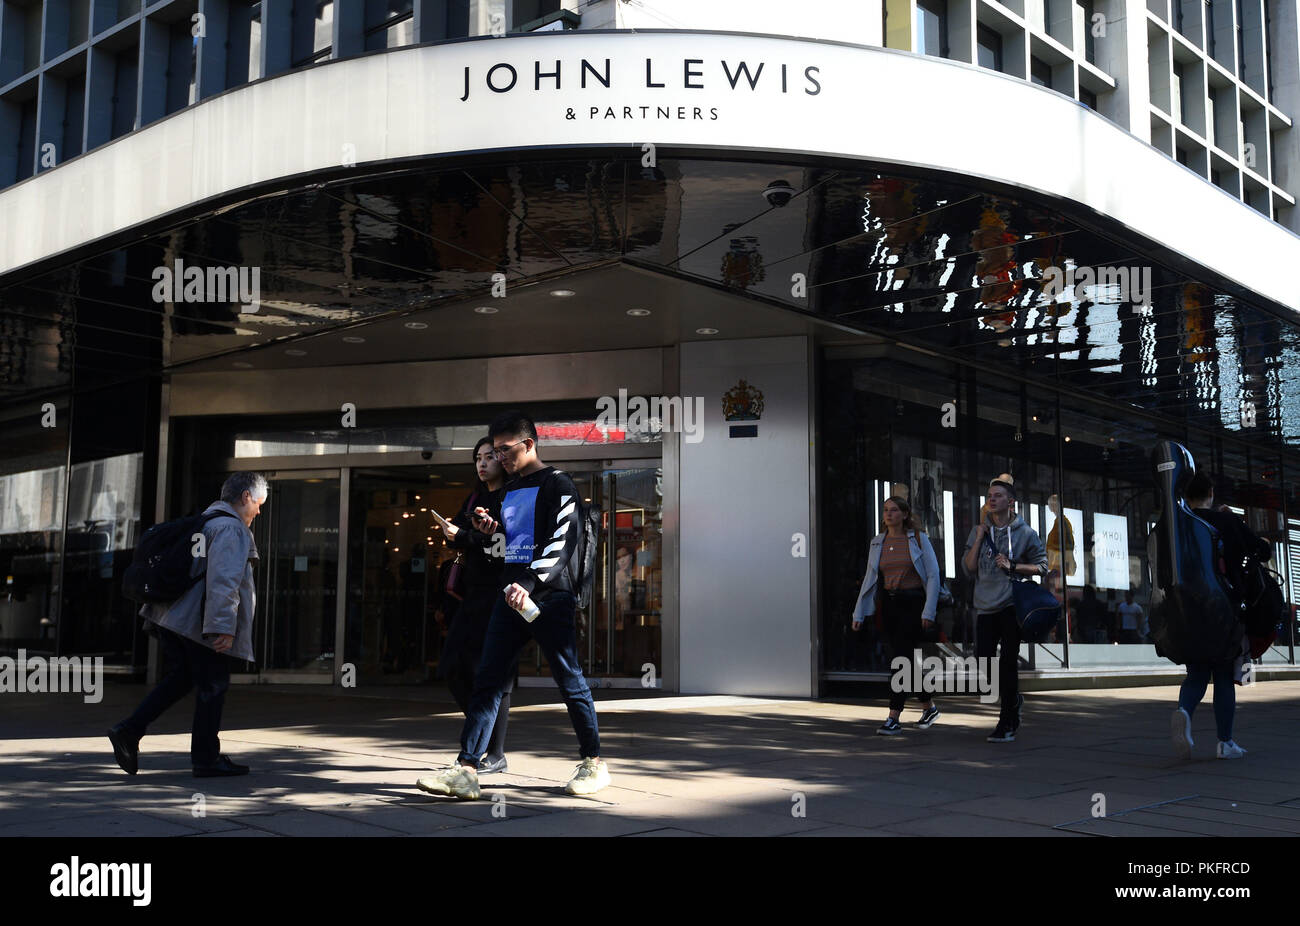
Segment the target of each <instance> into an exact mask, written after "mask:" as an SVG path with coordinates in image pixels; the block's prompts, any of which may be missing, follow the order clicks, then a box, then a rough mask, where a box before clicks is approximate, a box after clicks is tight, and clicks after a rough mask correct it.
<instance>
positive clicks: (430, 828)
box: [0, 680, 1300, 838]
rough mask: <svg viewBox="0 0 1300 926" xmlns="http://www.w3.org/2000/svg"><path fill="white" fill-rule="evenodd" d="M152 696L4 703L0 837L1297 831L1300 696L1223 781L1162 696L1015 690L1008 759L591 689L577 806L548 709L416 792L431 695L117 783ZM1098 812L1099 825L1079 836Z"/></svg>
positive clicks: (427, 766)
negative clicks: (431, 790) (478, 772)
mask: <svg viewBox="0 0 1300 926" xmlns="http://www.w3.org/2000/svg"><path fill="white" fill-rule="evenodd" d="M144 693H145V688H144V686H142V685H139V684H130V683H127V682H125V681H122V680H110V681H109V683H108V684H106V686H105V698H104V702H103V703H102V704H100V705H85V704H83V703H81V702H80V701H73V700H69V699H67V698H58V697H50V698H44V699H42V698H39V697H32V698H26V699H21V700H6V701H5V704H4V707H5V715H4V717H3V720H2V721H0V722H3V724H4V734H5V738H3V739H0V836H3V835H64V836H84V835H112V834H117V833H121V834H130V835H154V836H164V835H176V836H185V837H190V836H194V837H206V836H229V835H247V836H267V835H279V834H285V835H375V836H384V835H388V836H409V835H433V836H448V837H453V838H455V837H460V836H475V837H490V838H497V837H500V836H511V835H519V836H528V835H539V836H544V835H591V836H624V835H626V836H677V835H773V836H784V835H790V836H799V837H807V836H815V835H823V836H850V835H852V836H864V835H870V836H890V835H1043V834H1046V835H1074V834H1079V835H1091V836H1116V835H1118V836H1141V835H1159V836H1164V837H1171V836H1172V837H1180V836H1194V835H1240V834H1243V833H1250V834H1254V835H1260V836H1266V835H1294V834H1297V833H1300V774H1298V773H1296V772H1295V769H1297V768H1300V740H1297V738H1296V737H1295V736H1294V733H1293V731H1295V730H1297V729H1300V681H1285V682H1263V683H1260V684H1259V685H1257V686H1255V687H1254V688H1252V689H1251V690H1250V691H1249V692H1242V697H1241V703H1240V708H1239V711H1238V716H1237V731H1236V732H1237V735H1238V736H1239V737H1240V738H1241V739H1242V741H1243V742H1244V743H1245V744H1246V746H1247V748H1248V749H1250V750H1251V752H1250V753H1249V754H1248V755H1247V757H1246V758H1244V759H1242V760H1238V761H1234V762H1221V761H1218V760H1215V759H1213V758H1211V752H1210V748H1211V747H1212V745H1213V742H1214V734H1213V717H1212V712H1211V711H1210V709H1209V706H1208V702H1207V704H1206V705H1205V706H1204V707H1203V710H1201V711H1199V712H1198V713H1197V719H1196V725H1195V727H1194V729H1195V730H1196V733H1195V735H1196V737H1197V745H1198V750H1199V751H1198V754H1197V756H1196V758H1194V759H1193V760H1192V761H1190V762H1184V761H1181V760H1178V759H1177V758H1175V757H1174V756H1173V755H1172V754H1171V753H1170V750H1169V746H1168V742H1167V729H1166V727H1165V724H1166V723H1167V720H1168V715H1169V711H1170V710H1171V709H1172V705H1173V703H1174V701H1175V699H1176V695H1177V686H1176V685H1171V686H1163V687H1160V688H1135V689H1104V690H1088V691H1057V692H1051V693H1031V695H1030V697H1029V698H1028V700H1027V707H1026V713H1025V721H1024V723H1025V725H1024V727H1022V733H1023V735H1022V736H1020V737H1018V739H1017V741H1016V742H1015V743H1011V744H1006V745H997V744H990V743H987V742H985V739H984V738H985V736H986V735H987V733H988V731H989V730H990V729H991V728H992V726H993V723H994V722H995V719H996V710H995V708H993V707H990V706H988V705H982V704H980V703H979V702H978V701H977V700H975V699H962V698H959V697H950V698H946V699H941V701H940V706H941V709H942V710H943V714H942V715H941V717H940V720H939V722H938V723H937V724H936V725H935V727H933V728H931V729H930V730H926V731H922V730H917V729H916V728H915V727H914V726H908V725H907V724H909V723H910V722H911V721H914V719H915V716H916V712H915V710H914V709H913V708H912V706H910V705H909V709H908V710H907V711H906V712H905V713H904V722H905V731H904V733H903V735H901V736H897V737H882V736H876V735H875V728H876V727H877V726H878V725H879V723H880V721H881V719H883V717H884V716H885V706H884V701H883V700H882V699H838V698H837V699H827V700H811V699H802V700H781V699H745V698H736V697H730V696H722V697H696V696H687V697H681V698H678V697H675V696H666V695H662V694H660V693H653V694H651V695H644V696H643V694H642V693H640V692H608V691H604V690H602V691H601V692H599V693H598V701H597V705H598V706H597V710H598V714H599V715H600V716H601V725H602V740H603V748H602V751H603V752H604V753H605V756H604V758H605V759H606V761H607V762H608V763H609V766H610V772H611V775H612V778H613V783H612V786H611V787H610V788H608V789H606V790H605V791H602V792H601V793H599V794H597V795H594V796H591V797H575V796H573V795H568V794H565V793H564V790H563V788H564V783H565V782H566V781H567V780H568V778H569V776H570V774H571V773H572V771H573V768H574V766H575V765H576V764H577V757H576V744H575V742H574V738H573V731H572V728H571V727H570V725H569V722H568V717H567V714H566V713H565V711H564V708H563V706H562V705H560V704H558V703H557V702H556V701H555V694H554V692H553V691H549V690H528V691H521V693H520V695H519V701H520V703H519V705H518V706H517V708H516V709H515V710H512V713H517V714H518V716H517V717H516V719H515V720H514V721H512V723H511V741H510V751H509V758H510V771H509V772H507V773H505V774H500V775H493V776H485V777H484V779H483V780H482V785H483V789H484V798H485V800H482V801H478V802H456V801H451V800H446V799H440V798H437V797H434V796H431V795H426V794H423V793H422V792H419V791H418V790H417V789H416V788H415V779H416V778H418V777H420V776H421V775H423V774H427V772H428V771H430V770H432V769H437V768H442V767H445V765H446V764H448V763H449V762H450V761H452V759H453V758H454V756H455V752H456V742H457V739H458V737H459V732H460V727H461V725H462V718H461V717H460V715H459V714H457V713H456V712H455V711H454V709H452V707H451V705H450V703H449V702H447V701H446V698H445V692H440V690H438V689H424V690H419V689H391V690H389V691H383V690H378V689H376V690H373V691H370V692H367V693H365V695H364V696H359V695H342V694H339V693H338V692H337V691H335V690H333V689H322V690H319V691H317V690H304V689H303V688H302V687H301V686H283V687H280V686H248V687H243V686H237V687H236V688H234V689H232V690H231V693H230V695H229V696H228V700H227V706H226V713H225V729H223V731H222V746H223V750H225V751H227V752H228V753H229V754H231V755H232V757H234V758H235V759H236V760H238V761H245V762H247V763H248V764H250V765H251V766H252V767H253V774H251V775H249V776H247V777H242V778H232V779H197V780H196V779H194V778H193V777H192V775H191V773H190V766H189V732H188V722H189V714H190V712H189V708H188V707H186V706H184V705H181V706H178V708H177V709H176V710H174V711H172V712H171V713H170V714H168V715H165V716H164V718H162V720H160V722H159V723H158V724H156V725H155V727H154V729H153V730H151V735H150V736H149V737H148V738H147V739H146V740H145V741H144V745H145V749H144V751H143V752H142V754H141V763H142V768H141V771H140V774H139V775H137V776H135V777H128V776H125V775H123V774H122V772H121V771H120V769H118V768H117V766H116V763H115V762H114V761H113V758H112V754H111V750H110V748H109V745H108V741H107V739H106V737H105V736H104V730H105V729H106V728H107V727H108V726H109V725H110V724H111V723H113V722H114V721H115V720H117V719H120V718H121V717H123V716H126V714H128V713H129V712H130V710H131V709H133V708H134V706H135V704H136V703H138V701H139V700H140V698H141V697H142V696H143V695H144ZM607 699H609V700H607ZM602 711H603V713H601V712H602ZM1202 747H1203V749H1202ZM1095 794H1104V795H1105V797H1106V800H1107V810H1108V811H1109V813H1110V814H1111V816H1110V817H1108V818H1102V819H1094V818H1092V817H1091V809H1092V806H1093V803H1094V801H1093V796H1094V795H1095ZM196 795H199V796H201V798H202V800H201V803H200V802H198V801H196ZM494 795H502V796H503V798H504V804H494V803H493V801H492V800H491V798H492V797H493V796H494ZM196 805H198V806H202V808H203V811H204V812H203V815H202V816H194V809H195V807H196ZM1151 805H1157V806H1151ZM494 809H496V810H497V811H498V814H497V815H494V813H493V810H494ZM502 810H504V812H505V814H506V816H505V817H504V818H502V817H501V816H500V815H499V813H500V812H501V811H502ZM1123 811H1132V812H1131V813H1123Z"/></svg>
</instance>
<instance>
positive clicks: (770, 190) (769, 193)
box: [763, 180, 795, 207]
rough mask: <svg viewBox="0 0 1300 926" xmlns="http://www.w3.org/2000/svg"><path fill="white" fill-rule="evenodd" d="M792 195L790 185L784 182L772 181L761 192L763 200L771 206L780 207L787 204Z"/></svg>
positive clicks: (793, 191) (793, 192) (792, 190)
mask: <svg viewBox="0 0 1300 926" xmlns="http://www.w3.org/2000/svg"><path fill="white" fill-rule="evenodd" d="M794 194H795V189H794V187H792V186H790V184H788V183H786V182H785V181H784V180H773V181H772V182H771V183H769V184H768V185H767V189H765V190H764V191H763V198H764V199H766V200H767V201H768V202H769V203H771V204H772V205H773V206H777V207H780V206H784V205H785V204H786V203H788V202H789V201H790V199H791V197H793V196H794Z"/></svg>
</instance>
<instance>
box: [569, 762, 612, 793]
mask: <svg viewBox="0 0 1300 926" xmlns="http://www.w3.org/2000/svg"><path fill="white" fill-rule="evenodd" d="M608 784H609V769H607V768H606V767H605V763H604V762H602V761H600V760H599V759H583V760H582V764H581V765H579V766H578V767H577V768H576V769H574V770H573V777H572V778H570V779H569V783H568V784H567V785H565V786H564V790H565V791H567V792H569V793H570V794H595V793H596V792H597V791H599V790H600V789H601V788H604V787H606V786H607V785H608Z"/></svg>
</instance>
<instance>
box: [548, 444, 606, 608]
mask: <svg viewBox="0 0 1300 926" xmlns="http://www.w3.org/2000/svg"><path fill="white" fill-rule="evenodd" d="M556 472H557V473H561V472H564V471H563V470H558V469H557V470H556ZM574 489H575V492H576V489H577V486H574ZM574 504H576V505H577V506H578V525H579V527H578V530H579V536H578V544H577V546H576V547H574V550H573V558H572V559H570V560H569V561H568V562H567V563H565V564H564V569H565V571H566V572H567V573H568V574H569V585H570V586H571V587H572V588H573V595H574V597H575V598H576V599H577V602H576V604H577V606H578V607H579V608H588V607H590V606H591V592H592V588H593V587H594V586H595V584H596V550H597V549H599V547H600V506H599V505H591V504H588V503H587V502H584V501H583V500H582V496H581V495H577V494H575V495H574ZM575 563H576V564H577V570H576V571H575V570H574V564H575Z"/></svg>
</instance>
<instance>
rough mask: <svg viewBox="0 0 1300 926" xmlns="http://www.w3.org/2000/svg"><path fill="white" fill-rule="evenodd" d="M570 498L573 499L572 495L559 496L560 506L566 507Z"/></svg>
mask: <svg viewBox="0 0 1300 926" xmlns="http://www.w3.org/2000/svg"><path fill="white" fill-rule="evenodd" d="M572 498H573V496H572V495H561V496H560V505H561V506H563V505H567V504H569V500H570V499H572Z"/></svg>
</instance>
